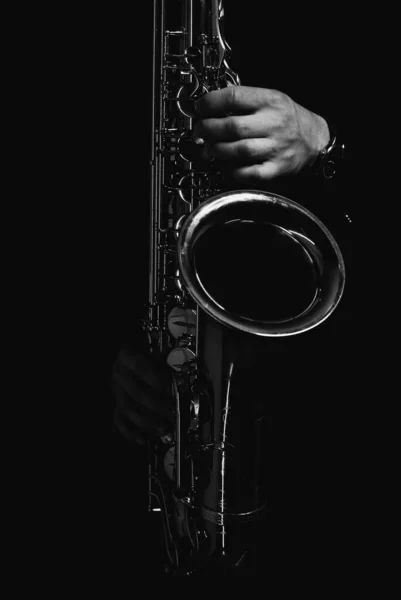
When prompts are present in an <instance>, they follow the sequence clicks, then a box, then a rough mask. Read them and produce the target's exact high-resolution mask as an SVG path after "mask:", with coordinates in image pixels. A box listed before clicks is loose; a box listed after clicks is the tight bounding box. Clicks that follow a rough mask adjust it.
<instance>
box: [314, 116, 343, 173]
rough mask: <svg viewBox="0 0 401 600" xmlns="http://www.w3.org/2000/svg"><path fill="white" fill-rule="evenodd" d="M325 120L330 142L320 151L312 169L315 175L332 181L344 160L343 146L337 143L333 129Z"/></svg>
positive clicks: (336, 136)
mask: <svg viewBox="0 0 401 600" xmlns="http://www.w3.org/2000/svg"><path fill="white" fill-rule="evenodd" d="M325 120H326V123H327V125H328V127H329V132H330V140H329V143H328V144H327V145H326V146H325V147H324V148H323V150H321V151H320V153H319V156H318V157H317V160H316V161H315V163H314V164H313V167H312V169H313V172H314V174H315V175H318V176H322V175H323V177H324V178H325V179H332V178H333V177H334V175H335V174H336V172H337V170H338V168H339V167H340V165H341V163H342V161H343V159H344V151H345V145H344V144H343V143H341V142H340V141H339V137H338V134H337V131H336V129H335V127H334V126H333V125H332V124H331V123H330V122H329V121H327V119H325Z"/></svg>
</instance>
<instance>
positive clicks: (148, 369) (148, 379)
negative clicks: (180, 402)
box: [113, 349, 171, 394]
mask: <svg viewBox="0 0 401 600" xmlns="http://www.w3.org/2000/svg"><path fill="white" fill-rule="evenodd" d="M116 370H119V371H120V372H122V370H123V371H124V373H127V372H131V373H132V375H133V376H134V377H136V378H138V377H139V378H140V379H141V380H142V381H144V382H145V383H146V384H147V385H148V386H149V387H151V388H153V389H155V390H158V391H159V392H160V393H162V394H165V393H166V391H167V393H168V392H169V391H170V388H171V369H170V367H169V366H168V365H167V364H166V362H165V361H164V360H161V359H158V358H156V357H154V356H153V355H146V354H143V353H141V352H130V351H129V350H127V349H122V350H121V351H120V352H119V354H118V357H117V360H116V362H115V364H114V368H113V372H114V371H116Z"/></svg>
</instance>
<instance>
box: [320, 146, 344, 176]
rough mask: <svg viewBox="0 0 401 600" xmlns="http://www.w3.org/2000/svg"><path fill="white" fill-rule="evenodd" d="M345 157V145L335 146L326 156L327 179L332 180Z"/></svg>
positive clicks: (324, 163) (324, 168)
mask: <svg viewBox="0 0 401 600" xmlns="http://www.w3.org/2000/svg"><path fill="white" fill-rule="evenodd" d="M343 157H344V145H343V144H342V145H340V144H338V145H337V144H335V145H334V146H332V147H331V148H330V149H329V151H328V152H327V154H326V156H325V157H324V159H323V165H322V169H323V175H324V177H326V179H331V178H332V177H333V176H334V175H335V174H336V171H337V169H338V167H339V165H340V163H341V161H342V159H343Z"/></svg>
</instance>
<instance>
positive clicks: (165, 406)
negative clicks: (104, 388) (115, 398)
mask: <svg viewBox="0 0 401 600" xmlns="http://www.w3.org/2000/svg"><path fill="white" fill-rule="evenodd" d="M113 382H114V387H115V390H116V391H118V389H120V388H121V389H123V390H124V391H125V392H126V394H128V396H129V398H130V399H131V402H136V403H137V404H140V405H142V406H144V407H145V408H147V409H148V410H150V411H152V412H153V413H156V414H158V415H160V416H161V417H163V418H164V419H166V420H168V421H173V418H174V417H173V410H172V404H173V399H172V397H171V396H169V395H167V393H162V392H159V390H157V389H155V388H152V387H150V386H149V385H148V384H147V383H146V382H144V381H142V380H141V379H139V378H138V376H137V375H136V374H135V373H133V372H132V371H131V370H130V369H126V368H125V367H123V366H122V365H120V366H119V368H118V370H116V371H115V372H114V374H113Z"/></svg>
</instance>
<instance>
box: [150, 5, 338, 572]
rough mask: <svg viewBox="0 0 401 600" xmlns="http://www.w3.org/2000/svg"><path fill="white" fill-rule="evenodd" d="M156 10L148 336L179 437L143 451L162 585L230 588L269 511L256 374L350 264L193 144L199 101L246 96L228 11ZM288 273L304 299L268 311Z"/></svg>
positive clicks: (306, 323)
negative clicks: (185, 579) (162, 561)
mask: <svg viewBox="0 0 401 600" xmlns="http://www.w3.org/2000/svg"><path fill="white" fill-rule="evenodd" d="M153 8H154V21H153V77H152V82H153V83H152V84H153V94H152V96H153V106H152V156H151V194H150V200H151V202H150V268H149V274H150V275H149V299H148V304H147V314H146V317H145V319H144V329H145V331H146V332H147V337H148V340H149V350H150V352H152V353H153V354H155V355H158V356H162V357H164V358H165V360H166V361H167V363H168V365H169V366H170V367H171V372H172V396H173V398H174V414H175V424H174V431H173V435H172V436H170V437H166V438H163V439H158V440H156V441H152V442H149V443H148V452H149V511H150V512H151V513H152V514H154V515H155V518H158V519H160V517H161V521H160V529H161V532H162V535H163V545H164V549H165V556H166V565H165V569H166V573H168V574H170V575H173V576H181V575H186V576H200V575H202V576H216V575H235V574H237V573H239V572H241V570H245V569H246V568H248V567H249V565H250V564H251V562H252V560H253V558H254V557H253V555H252V552H253V547H254V536H255V531H257V529H258V526H259V524H260V520H261V519H263V517H264V514H265V512H266V510H268V509H269V506H270V491H269V486H268V482H267V476H266V473H267V466H266V463H265V461H266V452H267V450H266V443H267V439H268V437H269V436H268V434H267V427H268V418H267V415H266V414H265V413H266V411H265V409H264V407H263V402H260V399H259V400H258V399H257V397H256V396H257V395H255V394H252V392H251V391H250V388H249V378H250V373H251V371H252V365H253V363H254V362H255V360H256V359H257V356H258V353H259V352H260V351H261V348H262V349H263V348H264V347H265V344H266V343H275V342H274V340H275V339H276V340H277V339H278V338H280V337H285V336H292V335H297V334H300V333H303V332H305V331H308V330H310V329H312V328H314V327H316V326H318V325H320V324H321V323H322V322H323V321H324V320H326V319H327V318H328V317H329V316H330V315H331V313H332V312H333V311H334V310H335V308H336V306H337V305H338V303H339V301H340V298H341V296H342V293H343V289H344V282H345V268H344V261H343V257H342V255H341V251H340V249H339V246H338V244H337V243H336V241H335V239H334V238H333V236H332V234H331V233H330V231H329V230H328V229H327V228H326V226H325V225H324V224H323V223H322V222H321V221H320V220H319V219H318V218H317V217H316V216H315V215H314V214H312V213H311V212H310V211H308V210H307V209H306V208H304V207H302V206H300V205H299V204H297V203H295V202H293V201H291V200H289V199H287V198H284V197H282V196H278V195H275V194H269V193H267V192H263V191H258V190H240V191H238V190H230V189H229V188H228V186H227V185H226V183H225V178H224V174H223V173H222V171H221V169H219V165H218V164H217V162H216V161H215V162H212V163H210V162H207V161H205V160H204V159H202V156H201V152H200V150H201V148H200V147H199V145H198V144H196V143H194V139H193V134H192V131H193V125H194V121H195V119H196V113H195V111H194V103H195V102H196V100H197V99H198V98H199V97H200V96H202V95H203V94H205V93H208V92H209V91H211V90H216V89H220V88H222V87H226V86H230V85H239V84H240V82H239V78H238V76H237V74H236V73H234V72H233V71H232V70H231V69H230V67H229V65H228V63H227V60H228V58H229V56H230V48H229V46H228V44H227V42H226V40H225V37H224V32H223V17H224V14H223V4H222V0H154V2H153ZM240 240H241V241H242V240H246V243H242V244H239V241H240ZM245 255H247V256H248V258H247V257H246V256H245ZM260 256H263V257H264V258H263V261H265V262H266V261H267V263H268V264H269V265H270V266H269V267H266V275H265V276H262V275H261V272H260V266H259V262H258V260H259V259H258V257H260ZM270 256H272V257H273V259H272V260H271V261H270V262H269V257H270ZM277 257H279V258H277ZM274 261H275V262H276V263H277V264H279V268H275V262H274ZM244 262H245V264H247V265H248V266H247V268H245V269H243V268H241V264H243V263H244ZM267 263H266V264H267ZM264 264H265V263H264ZM283 268H284V270H285V272H286V273H287V274H288V273H289V272H290V273H292V276H293V278H295V279H297V278H298V279H299V281H300V282H302V285H300V286H298V287H299V288H300V289H301V290H304V293H302V294H301V295H300V297H297V298H296V299H294V298H293V294H290V293H289V294H284V295H283V296H282V297H281V298H275V297H274V296H275V294H274V290H276V289H280V286H281V287H282V286H283V285H284V286H285V282H283V281H282V280H280V273H282V272H283ZM267 276H268V277H269V279H267ZM240 277H241V278H242V279H241V282H242V283H241V284H239V279H240ZM274 278H276V279H274ZM277 278H278V279H277ZM287 279H288V277H287ZM267 281H269V282H274V283H272V285H270V286H269V289H268V292H269V293H268V294H266V292H265V291H264V290H265V288H266V287H267V286H266V282H267ZM272 296H273V297H272Z"/></svg>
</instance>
